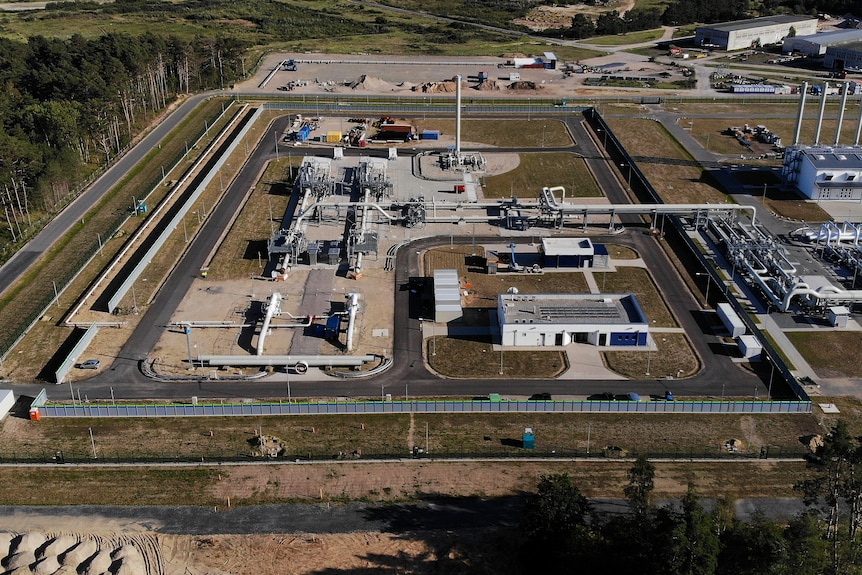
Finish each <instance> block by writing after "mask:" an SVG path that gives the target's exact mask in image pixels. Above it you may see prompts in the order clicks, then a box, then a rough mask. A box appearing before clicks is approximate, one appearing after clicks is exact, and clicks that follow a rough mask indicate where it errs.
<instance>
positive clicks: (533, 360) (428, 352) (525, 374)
mask: <svg viewBox="0 0 862 575" xmlns="http://www.w3.org/2000/svg"><path fill="white" fill-rule="evenodd" d="M435 352H436V355H435ZM501 356H502V361H501ZM425 357H426V358H427V361H428V365H430V366H431V369H433V370H434V371H436V372H437V373H439V374H440V375H443V376H445V377H453V378H459V379H461V378H466V379H488V378H498V377H505V378H518V379H549V378H553V377H557V376H558V375H560V374H562V373H563V372H564V371H565V370H566V369H567V368H568V362H567V361H566V354H565V353H564V352H561V351H535V350H529V351H510V350H506V351H503V352H501V351H499V349H498V350H497V351H495V350H494V346H493V345H492V344H491V338H490V337H489V336H470V337H469V339H468V338H460V337H443V336H434V337H432V338H428V339H427V340H425ZM501 368H502V373H501Z"/></svg>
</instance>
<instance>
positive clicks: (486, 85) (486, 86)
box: [476, 80, 500, 92]
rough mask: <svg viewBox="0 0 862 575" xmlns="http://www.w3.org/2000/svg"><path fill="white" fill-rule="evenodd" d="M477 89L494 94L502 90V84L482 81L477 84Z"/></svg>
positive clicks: (495, 81)
mask: <svg viewBox="0 0 862 575" xmlns="http://www.w3.org/2000/svg"><path fill="white" fill-rule="evenodd" d="M476 89H477V90H479V91H480V92H493V91H495V90H499V89H500V84H499V83H498V82H497V80H482V81H481V82H479V83H478V84H476Z"/></svg>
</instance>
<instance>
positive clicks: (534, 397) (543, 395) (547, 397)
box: [529, 392, 551, 401]
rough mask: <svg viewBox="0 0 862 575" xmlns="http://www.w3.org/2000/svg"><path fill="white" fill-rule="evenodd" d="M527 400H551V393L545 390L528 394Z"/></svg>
mask: <svg viewBox="0 0 862 575" xmlns="http://www.w3.org/2000/svg"><path fill="white" fill-rule="evenodd" d="M529 401H551V394H550V393H547V392H542V393H534V394H533V395H531V396H530V399H529Z"/></svg>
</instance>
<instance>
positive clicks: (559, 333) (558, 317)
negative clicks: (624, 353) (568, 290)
mask: <svg viewBox="0 0 862 575" xmlns="http://www.w3.org/2000/svg"><path fill="white" fill-rule="evenodd" d="M497 321H498V323H499V326H500V334H501V336H502V343H503V345H504V346H505V345H507V346H519V347H523V346H527V347H535V346H542V347H551V346H564V345H569V344H571V343H588V344H592V345H598V346H645V345H647V344H648V338H649V322H648V321H647V318H646V316H645V315H644V312H643V310H642V309H641V306H640V304H639V303H638V300H637V297H635V295H634V294H510V293H506V294H500V296H499V300H498V303H497Z"/></svg>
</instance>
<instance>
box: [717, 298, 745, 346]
mask: <svg viewBox="0 0 862 575" xmlns="http://www.w3.org/2000/svg"><path fill="white" fill-rule="evenodd" d="M717 311H718V317H720V318H721V323H723V324H724V327H725V329H727V331H729V332H730V337H733V338H737V337H739V336H741V335H745V324H744V323H743V322H742V320H741V319H740V318H739V316H738V315H736V312H735V311H733V307H732V306H731V305H730V304H729V303H720V304H718V308H717Z"/></svg>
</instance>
